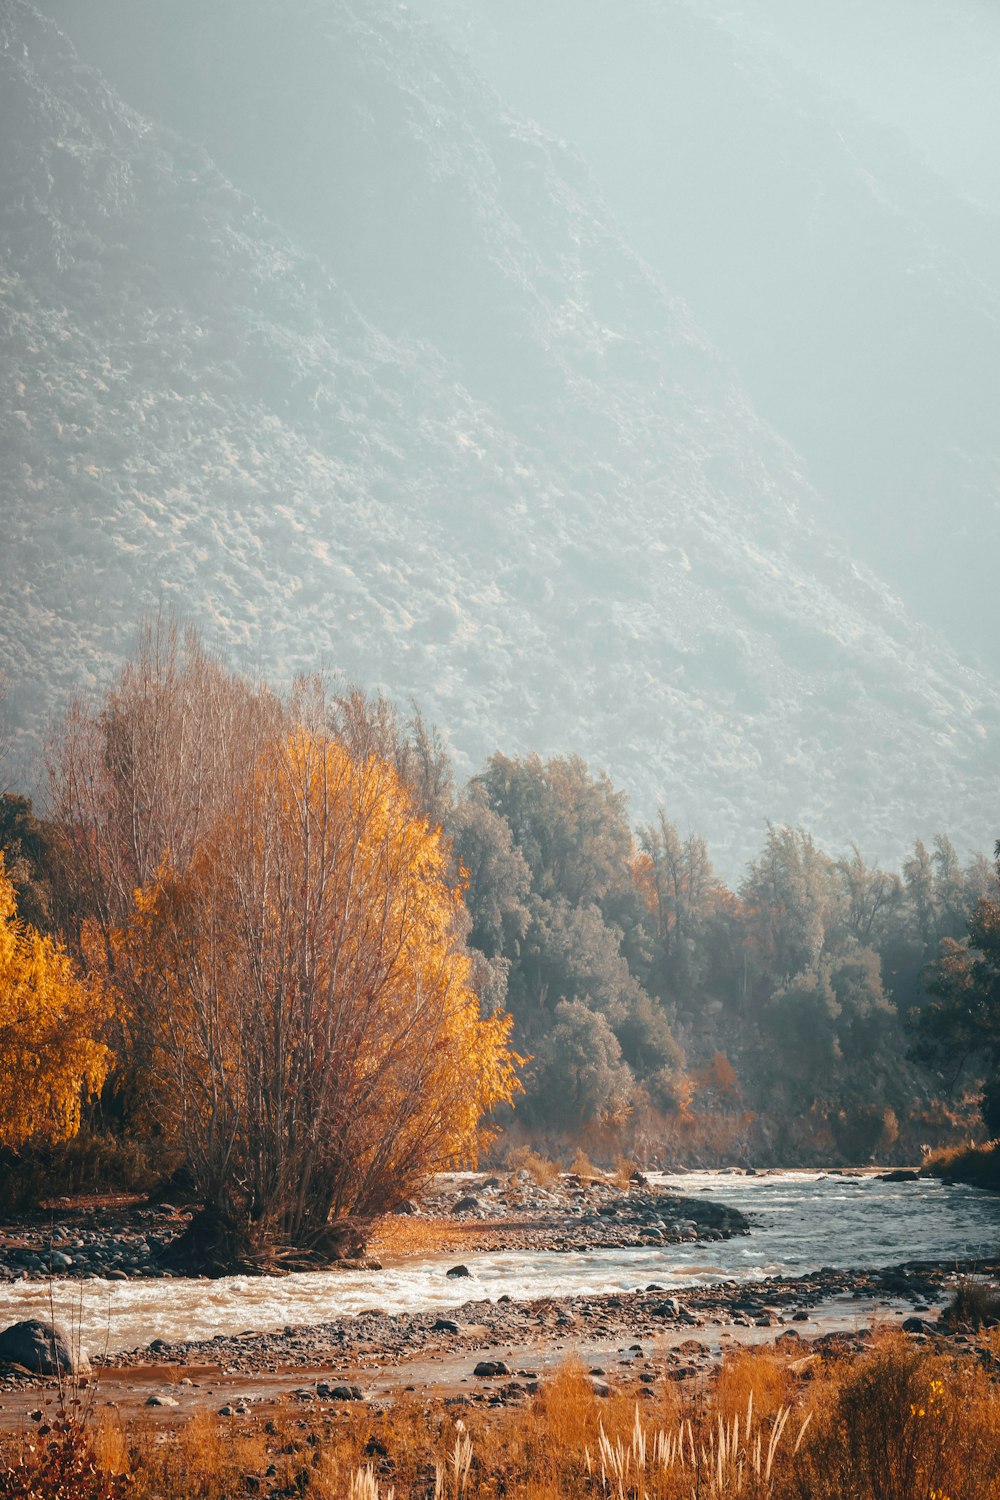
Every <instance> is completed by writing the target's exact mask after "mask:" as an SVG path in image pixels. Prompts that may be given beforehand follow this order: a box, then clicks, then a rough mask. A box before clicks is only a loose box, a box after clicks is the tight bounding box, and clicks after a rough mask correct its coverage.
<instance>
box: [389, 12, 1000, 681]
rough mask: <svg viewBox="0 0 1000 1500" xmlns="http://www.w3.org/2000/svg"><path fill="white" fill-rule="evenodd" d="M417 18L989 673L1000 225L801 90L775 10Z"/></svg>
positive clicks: (870, 126) (872, 552)
mask: <svg viewBox="0 0 1000 1500" xmlns="http://www.w3.org/2000/svg"><path fill="white" fill-rule="evenodd" d="M418 3H419V5H420V8H421V9H422V10H423V11H424V12H425V13H427V14H429V15H432V16H434V17H436V18H438V19H440V21H441V23H442V25H443V26H445V27H447V28H448V30H449V31H450V32H451V34H452V35H454V36H455V38H456V39H457V40H460V41H462V42H463V43H464V44H465V45H466V46H467V47H468V48H469V49H470V54H471V55H472V56H473V58H474V59H475V61H476V63H477V64H478V65H482V66H483V67H485V68H486V70H487V71H488V73H489V75H490V77H491V78H492V80H493V81H494V82H495V83H496V84H497V86H498V87H500V89H501V90H502V91H503V92H504V93H505V94H506V95H507V96H508V97H510V99H511V100H512V102H513V103H514V104H515V105H516V106H517V107H518V108H520V109H522V110H524V111H525V112H527V113H529V114H531V115H533V116H536V117H537V118H538V119H540V120H541V121H542V123H543V125H544V126H545V127H546V128H547V129H550V130H552V131H554V132H556V133H557V134H560V135H564V136H566V137H567V138H568V139H570V140H571V141H573V142H574V144H576V145H577V146H578V147H579V148H580V149H581V151H582V152H583V154H584V156H585V158H586V160H587V162H588V164H589V165H590V166H591V167H592V168H593V170H594V172H595V175H596V177H597V179H598V181H599V183H600V185H601V187H602V189H603V190H604V191H605V193H606V194H607V195H608V198H609V200H610V202H611V204H612V206H613V208H614V209H615V211H616V212H617V213H618V214H619V215H620V217H621V218H622V220H623V222H624V224H625V225H626V227H627V230H628V233H629V235H630V237H631V239H632V242H633V243H634V244H635V245H636V247H637V248H638V249H639V250H640V251H641V252H642V253H643V254H644V255H646V256H647V257H648V259H649V260H650V262H651V264H652V265H653V266H654V267H655V269H656V271H657V272H658V273H659V274H660V275H661V276H662V277H663V278H664V279H665V280H666V281H667V283H668V284H669V285H670V286H671V288H672V289H673V290H674V291H676V292H677V293H678V294H680V295H682V296H683V297H685V298H686V299H687V301H688V302H689V304H690V305H691V306H692V308H693V309H694V311H695V314H696V316H697V317H698V319H699V322H700V323H701V324H702V325H703V326H704V327H705V328H706V329H707V330H708V331H709V333H710V334H711V336H712V337H713V338H714V339H715V341H716V342H717V343H718V344H719V346H720V347H722V348H723V349H725V351H726V353H727V355H729V356H730V357H731V358H732V360H733V361H734V363H735V364H736V366H737V367H738V369H739V371H740V374H741V377H742V379H743V381H744V383H745V385H746V386H747V388H748V390H749V391H750V394H751V396H752V398H753V400H754V402H755V404H756V406H757V409H758V410H759V411H760V412H761V413H762V415H763V416H764V417H765V418H766V419H767V420H768V421H769V422H770V423H771V424H772V425H773V426H774V427H775V428H776V429H777V430H778V431H780V432H781V433H782V434H783V435H784V436H785V437H786V438H787V439H788V440H789V441H790V442H791V443H792V444H793V445H794V446H795V448H796V449H797V451H798V452H800V453H801V454H802V455H803V457H804V459H805V461H806V462H807V464H808V466H809V470H810V473H811V476H812V478H813V480H814V482H815V483H816V484H817V485H818V486H819V488H820V489H821V490H822V491H823V493H824V495H825V497H826V499H827V502H828V504H829V506H830V509H829V511H828V521H829V524H831V525H835V526H836V528H837V530H838V532H839V533H841V534H842V535H843V536H844V537H845V539H846V540H847V542H848V545H849V546H850V548H851V550H852V551H853V553H854V554H855V555H856V556H859V557H864V558H865V559H866V560H867V561H868V562H869V564H870V565H872V566H874V567H875V568H877V569H878V570H879V571H880V572H881V573H882V574H883V575H884V576H885V577H886V578H888V579H889V580H890V582H891V583H892V584H893V586H894V587H895V588H897V589H898V590H899V591H900V592H901V593H902V594H903V596H904V597H905V598H906V600H907V602H908V604H909V605H910V607H911V609H912V610H913V612H914V613H916V614H917V615H918V616H919V617H921V618H924V619H926V620H928V621H929V622H930V623H932V624H933V625H935V627H936V628H939V629H941V630H942V631H943V632H945V633H946V634H947V635H948V637H949V639H951V640H953V641H954V643H955V644H956V646H957V647H958V649H959V650H960V651H962V652H963V653H964V654H965V655H967V656H969V655H971V656H973V657H978V658H980V659H982V660H986V661H988V662H989V663H990V666H991V670H995V669H996V668H997V666H998V664H1000V656H998V649H997V644H996V634H995V631H993V629H992V625H991V604H990V600H991V597H992V591H993V584H992V560H993V558H994V557H995V556H996V555H997V553H998V551H1000V437H998V429H997V424H996V412H997V410H998V409H1000V221H998V220H997V219H996V217H994V216H993V215H990V214H988V213H985V212H984V211H982V209H981V208H979V207H977V206H975V205H973V204H971V203H969V202H967V201H965V200H964V199H963V198H962V197H961V196H960V195H959V194H958V193H956V192H955V191H954V189H952V188H951V187H949V186H948V185H947V184H946V183H945V181H944V180H943V179H942V178H940V177H939V176H937V175H936V174H935V173H934V172H933V171H930V170H929V169H928V167H927V166H926V164H925V163H924V162H922V161H921V159H920V157H919V155H918V154H917V151H916V150H915V149H913V147H912V146H911V145H910V144H908V142H907V140H906V139H905V138H904V136H903V134H902V133H900V132H894V131H892V130H890V129H889V128H887V127H886V126H885V125H884V124H878V123H876V122H875V121H873V120H872V119H871V118H869V117H868V116H867V115H866V114H865V113H864V111H863V110H862V109H860V108H859V107H858V106H857V105H856V104H854V103H852V102H851V101H850V100H849V99H848V98H847V97H846V96H845V95H843V94H841V93H838V92H836V91H835V90H834V89H833V88H831V87H829V86H827V85H825V84H824V83H823V82H822V80H821V79H820V78H819V77H818V76H816V75H815V74H811V75H810V74H806V73H804V72H802V71H800V69H799V68H798V67H796V66H795V65H794V64H793V63H792V62H791V61H790V60H789V58H788V56H786V55H785V53H784V52H783V51H782V50H780V49H779V48H778V46H777V43H776V40H775V38H776V37H779V36H780V34H781V32H782V26H783V24H788V25H790V22H783V19H782V18H783V16H785V12H784V11H782V10H781V8H780V7H777V6H775V7H768V6H766V5H761V6H756V7H752V6H751V7H732V6H729V5H727V4H726V3H725V0H633V3H630V4H629V5H628V6H624V7H623V6H620V5H617V4H615V3H614V0H552V3H551V4H547V5H545V6H536V5H532V4H531V3H530V0H510V3H509V4H506V5H504V6H497V5H494V4H492V3H491V0H472V3H471V4H469V5H467V6H466V5H462V6H456V5H455V3H454V0H418ZM806 9H807V8H806V7H799V8H798V10H799V12H800V13H801V12H803V11H805V10H806ZM869 9H870V10H872V11H874V10H876V9H877V7H870V8H869ZM895 13H896V15H897V20H898V24H899V27H900V30H899V45H900V47H901V48H902V47H905V45H906V32H905V29H904V28H903V23H902V18H901V16H900V15H899V8H898V7H897V8H896V12H895ZM966 23H967V24H968V25H970V26H971V25H972V24H973V23H972V20H971V18H969V17H966ZM809 24H810V21H809V19H808V18H807V17H802V18H801V19H800V21H799V25H800V27H801V28H802V29H808V26H809ZM826 24H827V26H828V27H829V26H830V25H831V24H832V23H831V21H830V19H829V15H828V16H827V22H826ZM872 24H873V25H875V26H878V24H879V21H878V17H877V16H874V15H873V17H872ZM821 25H822V21H821V20H819V19H817V21H816V26H817V28H819V27H820V26H821ZM850 25H851V26H853V27H854V29H855V32H857V31H859V30H861V29H863V23H862V22H861V20H860V19H859V16H858V14H857V12H856V10H855V12H853V13H852V16H851V17H850ZM901 514H905V515H906V516H907V524H906V525H904V526H901V525H900V524H899V522H898V517H899V516H900V515H901ZM943 558H944V560H945V561H946V563H947V566H946V567H944V568H943V567H942V559H943Z"/></svg>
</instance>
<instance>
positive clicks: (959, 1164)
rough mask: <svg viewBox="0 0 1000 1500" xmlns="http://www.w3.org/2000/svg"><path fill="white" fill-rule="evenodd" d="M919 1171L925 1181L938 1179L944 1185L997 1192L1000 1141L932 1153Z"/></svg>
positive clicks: (999, 1181)
mask: <svg viewBox="0 0 1000 1500" xmlns="http://www.w3.org/2000/svg"><path fill="white" fill-rule="evenodd" d="M920 1170H921V1172H922V1173H923V1174H924V1175H925V1176H927V1177H941V1178H943V1179H944V1181H945V1182H967V1183H969V1184H970V1186H972V1187H980V1188H989V1189H991V1190H992V1191H993V1192H1000V1141H992V1142H990V1143H989V1144H988V1145H985V1146H975V1145H966V1146H952V1147H948V1148H946V1149H943V1150H941V1151H932V1152H930V1154H929V1155H928V1156H927V1157H925V1159H924V1162H923V1164H922V1166H921V1168H920Z"/></svg>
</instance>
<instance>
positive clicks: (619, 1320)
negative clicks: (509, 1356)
mask: <svg viewBox="0 0 1000 1500" xmlns="http://www.w3.org/2000/svg"><path fill="white" fill-rule="evenodd" d="M968 1269H969V1271H971V1270H972V1268H971V1267H970V1268H968ZM984 1269H985V1271H986V1272H987V1274H989V1273H990V1272H992V1274H994V1275H995V1274H997V1273H998V1272H1000V1265H998V1266H994V1267H992V1268H983V1267H982V1266H977V1267H976V1268H975V1270H976V1273H977V1274H983V1272H984ZM960 1274H961V1272H960V1270H959V1269H956V1268H954V1267H951V1268H945V1267H941V1266H938V1265H931V1264H927V1263H913V1264H909V1265H902V1266H892V1267H886V1268H882V1269H879V1270H871V1271H832V1270H821V1271H818V1272H816V1273H815V1274H814V1275H810V1276H801V1277H780V1276H776V1277H769V1278H767V1279H765V1280H762V1281H757V1282H750V1283H740V1284H737V1283H734V1282H725V1283H721V1284H719V1285H715V1286H710V1287H700V1288H698V1289H697V1291H693V1290H692V1291H689V1292H686V1293H684V1294H682V1295H678V1294H677V1293H676V1292H675V1291H674V1292H668V1291H667V1290H666V1289H665V1288H663V1287H660V1286H657V1285H656V1284H655V1283H647V1284H646V1285H644V1286H637V1287H636V1288H635V1289H634V1290H633V1291H628V1292H615V1293H607V1294H603V1295H594V1296H588V1297H561V1298H544V1299H541V1300H534V1301H528V1302H515V1301H512V1300H511V1299H510V1298H509V1297H501V1298H500V1299H499V1300H497V1301H495V1302H493V1301H487V1300H482V1299H477V1300H474V1301H468V1302H463V1303H460V1304H456V1305H455V1306H454V1307H453V1308H451V1309H449V1310H447V1311H445V1312H416V1313H402V1314H390V1313H383V1312H378V1311H370V1312H364V1313H361V1314H359V1315H358V1316H356V1317H347V1318H336V1319H332V1320H330V1321H329V1322H325V1323H321V1324H315V1325H309V1326H288V1327H286V1328H283V1329H280V1330H275V1331H273V1332H267V1333H256V1332H253V1331H247V1332H244V1333H241V1334H239V1335H236V1336H226V1335H221V1334H220V1335H217V1336H216V1337H214V1338H212V1339H207V1340H203V1341H199V1342H174V1343H169V1342H167V1341H165V1340H163V1339H154V1340H153V1341H152V1343H150V1344H149V1345H148V1346H147V1347H145V1348H140V1349H135V1350H133V1351H131V1352H130V1353H128V1354H116V1355H114V1356H111V1357H110V1358H109V1359H108V1360H107V1361H105V1363H110V1364H112V1365H114V1366H115V1367H119V1368H128V1367H130V1366H145V1365H148V1364H150V1363H162V1364H171V1363H173V1364H181V1365H185V1366H192V1365H198V1364H207V1365H211V1366H213V1367H215V1368H221V1369H223V1370H225V1371H226V1372H227V1373H231V1374H254V1375H259V1374H275V1373H277V1372H278V1371H287V1370H290V1369H295V1368H303V1369H304V1368H309V1367H319V1366H321V1367H324V1368H328V1367H333V1366H342V1367H343V1368H345V1369H348V1368H349V1369H352V1370H357V1369H359V1368H363V1367H369V1368H372V1369H376V1368H378V1369H381V1368H384V1367H386V1366H390V1365H396V1364H399V1363H400V1362H402V1361H408V1360H412V1359H414V1358H416V1357H418V1356H419V1357H421V1358H427V1357H436V1356H442V1355H452V1354H455V1353H456V1352H457V1351H461V1352H463V1353H466V1354H468V1355H474V1354H479V1353H480V1352H482V1351H485V1350H492V1349H495V1348H496V1347H497V1346H498V1345H505V1344H518V1345H524V1344H525V1343H529V1342H536V1343H541V1344H548V1343H552V1344H556V1345H559V1346H561V1347H570V1346H572V1345H573V1344H575V1343H580V1342H582V1343H586V1344H590V1343H595V1342H597V1343H601V1342H605V1341H614V1340H616V1339H620V1338H622V1337H631V1338H636V1339H646V1340H650V1339H658V1338H663V1337H666V1336H670V1335H675V1334H677V1333H678V1331H685V1330H686V1331H688V1336H692V1337H693V1336H694V1335H695V1333H696V1332H697V1331H699V1330H700V1331H702V1332H704V1331H706V1330H714V1331H715V1333H716V1336H718V1334H719V1333H720V1332H721V1331H723V1330H727V1329H729V1330H735V1329H740V1328H745V1329H751V1328H754V1329H777V1330H778V1331H779V1333H781V1332H784V1333H785V1335H786V1336H787V1337H789V1338H795V1337H797V1336H798V1335H797V1333H796V1325H797V1324H800V1323H805V1322H808V1321H809V1320H810V1318H811V1317H812V1315H813V1314H814V1313H815V1312H816V1310H817V1309H820V1308H823V1307H828V1306H829V1305H831V1304H835V1303H838V1302H840V1303H841V1304H842V1307H841V1314H842V1318H845V1319H846V1321H847V1322H848V1323H850V1321H851V1319H852V1311H851V1307H850V1306H849V1305H848V1306H844V1304H849V1303H853V1304H854V1305H855V1307H856V1308H860V1307H861V1306H862V1305H864V1304H868V1308H867V1311H868V1316H871V1308H872V1307H873V1306H875V1307H878V1306H881V1307H884V1308H886V1309H889V1308H890V1307H892V1308H895V1310H896V1312H897V1313H899V1312H905V1313H906V1314H907V1319H908V1323H909V1327H908V1331H909V1332H912V1333H914V1334H921V1333H928V1332H930V1331H932V1327H933V1323H934V1318H935V1316H936V1315H935V1313H934V1308H935V1305H936V1304H938V1303H940V1302H941V1301H942V1300H943V1299H944V1298H945V1296H946V1295H947V1294H948V1292H949V1290H950V1289H952V1288H953V1287H954V1285H955V1284H956V1282H957V1280H958V1279H959V1277H960ZM855 1321H857V1320H856V1318H855ZM918 1324H919V1325H920V1326H919V1327H918V1326H917V1325H918Z"/></svg>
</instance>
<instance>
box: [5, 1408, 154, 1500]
mask: <svg viewBox="0 0 1000 1500" xmlns="http://www.w3.org/2000/svg"><path fill="white" fill-rule="evenodd" d="M133 1493H134V1489H133V1486H132V1482H131V1480H130V1479H129V1478H128V1476H127V1475H124V1474H112V1473H110V1472H109V1471H108V1470H107V1469H105V1468H103V1467H102V1466H101V1464H100V1462H99V1460H98V1457H97V1454H96V1452H95V1450H94V1444H93V1441H92V1440H91V1436H90V1434H89V1432H88V1431H87V1426H86V1422H85V1420H84V1419H82V1418H78V1417H75V1416H70V1415H67V1413H66V1412H65V1410H63V1411H61V1412H60V1414H59V1415H58V1416H57V1418H56V1420H55V1421H54V1422H53V1423H52V1425H51V1427H48V1426H45V1425H42V1426H41V1427H39V1429H38V1431H37V1433H36V1434H33V1435H32V1436H31V1437H30V1438H27V1439H25V1441H24V1443H23V1445H22V1449H21V1454H20V1458H19V1461H18V1462H16V1463H14V1464H9V1465H7V1467H5V1468H3V1469H0V1496H2V1497H3V1500H128V1497H129V1496H130V1495H132V1494H133Z"/></svg>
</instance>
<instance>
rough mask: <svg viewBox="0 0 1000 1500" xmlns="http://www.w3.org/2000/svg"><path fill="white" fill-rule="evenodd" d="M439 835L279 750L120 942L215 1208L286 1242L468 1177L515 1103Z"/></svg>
mask: <svg viewBox="0 0 1000 1500" xmlns="http://www.w3.org/2000/svg"><path fill="white" fill-rule="evenodd" d="M448 865H449V850H448V846H447V844H446V842H445V840H444V839H443V836H442V834H441V831H440V829H438V828H435V827H432V826H431V825H430V824H429V822H428V821H427V820H426V819H424V818H423V817H421V816H419V815H418V814H417V813H416V812H415V810H414V808H413V806H412V803H411V799H410V797H409V794H408V793H407V791H406V789H405V788H404V787H403V785H402V784H401V782H400V780H399V778H398V776H397V775H396V773H395V771H394V770H393V769H392V767H391V766H390V765H389V764H388V763H387V762H386V761H384V760H382V759H381V758H379V757H378V756H374V755H368V756H363V757H361V756H358V757H353V756H352V755H351V754H350V753H349V752H348V750H347V749H346V748H345V747H344V745H343V744H342V743H341V742H340V741H338V740H336V739H334V738H330V737H326V736H323V735H317V734H312V733H309V732H307V731H306V730H304V729H300V730H297V731H295V732H294V733H293V734H292V735H291V736H290V737H289V738H288V739H287V740H286V741H285V742H283V743H281V744H279V745H275V746H274V747H273V748H272V749H271V750H270V751H269V752H268V753H267V754H265V755H264V756H263V757H262V759H261V761H260V763H259V764H258V766H257V769H256V772H255V774H254V776H253V777H252V778H251V781H250V783H249V784H248V785H246V786H244V787H243V788H242V789H241V795H240V798H239V801H238V804H237V805H235V806H233V807H232V809H230V810H229V811H228V812H227V813H226V814H224V815H223V816H222V817H220V818H219V820H218V821H217V823H216V825H215V827H214V828H213V829H212V831H211V832H210V834H209V835H208V837H206V839H205V840H204V841H203V844H202V846H201V847H200V849H199V851H198V854H197V856H196V857H195V859H194V860H193V861H192V862H191V863H190V865H189V866H188V868H187V870H186V871H185V872H184V873H183V875H180V876H177V877H175V876H173V875H172V874H171V873H170V872H169V871H164V872H162V873H161V877H160V879H159V880H158V881H157V882H156V884H155V886H152V887H150V888H148V889H147V890H146V891H144V892H143V893H141V895H140V898H139V902H138V908H137V916H136V920H135V922H134V923H133V924H132V926H131V928H130V929H129V931H128V932H127V933H126V934H124V935H123V939H122V941H123V942H124V943H125V944H127V945H128V947H129V949H130V952H129V955H128V959H129V963H128V966H129V967H130V969H131V970H132V971H133V972H135V973H137V974H138V975H139V976H140V984H139V989H140V992H141V994H142V996H143V1003H144V1004H145V1005H146V1006H148V1007H150V1011H149V1014H150V1020H151V1023H152V1026H153V1030H154V1034H155V1038H156V1046H157V1055H158V1059H159V1066H160V1068H161V1070H162V1075H163V1076H162V1085H161V1087H160V1088H159V1089H158V1091H157V1093H158V1097H159V1098H160V1099H161V1101H162V1105H163V1109H164V1113H165V1116H166V1117H167V1118H166V1119H165V1123H166V1124H169V1123H170V1122H171V1121H172V1122H173V1126H174V1128H175V1129H176V1130H177V1131H179V1133H180V1135H181V1137H182V1142H183V1145H184V1148H185V1152H186V1154H187V1157H188V1159H189V1161H190V1162H191V1163H192V1165H193V1167H194V1169H195V1173H196V1176H197V1178H198V1181H199V1186H200V1188H201V1189H202V1191H203V1193H204V1194H205V1197H206V1201H207V1202H208V1203H209V1204H212V1203H215V1204H216V1205H218V1206H219V1207H220V1209H223V1210H225V1212H226V1213H227V1214H229V1215H230V1216H231V1217H232V1216H243V1217H245V1218H247V1219H249V1221H250V1222H256V1223H258V1224H260V1225H261V1227H262V1229H264V1230H268V1229H270V1230H271V1231H273V1232H275V1233H277V1234H278V1235H280V1236H281V1237H285V1238H287V1239H289V1240H292V1241H294V1242H296V1243H298V1244H305V1245H310V1244H319V1243H322V1242H323V1240H324V1237H325V1236H326V1237H328V1230H327V1225H328V1221H329V1219H330V1217H331V1215H332V1216H333V1218H334V1219H336V1218H337V1217H338V1216H342V1215H361V1216H367V1215H371V1214H374V1213H377V1212H379V1211H382V1210H384V1209H385V1208H387V1207H390V1206H391V1205H392V1204H393V1203H394V1202H398V1201H399V1199H400V1198H402V1197H405V1196H406V1195H407V1194H408V1193H409V1192H411V1191H412V1190H413V1189H414V1187H415V1186H416V1185H417V1183H418V1182H419V1181H420V1180H421V1179H422V1178H423V1177H424V1176H425V1175H426V1174H427V1173H428V1172H429V1171H432V1170H434V1169H435V1168H438V1167H441V1166H444V1165H446V1164H449V1163H460V1162H463V1163H464V1162H471V1161H473V1160H474V1159H475V1155H476V1151H477V1147H478V1145H479V1143H480V1140H481V1129H482V1121H483V1117H484V1115H485V1114H487V1113H488V1111H489V1110H490V1109H492V1107H493V1106H494V1105H496V1104H498V1103H500V1102H510V1101H511V1100H512V1098H513V1095H514V1093H515V1090H516V1088H517V1082H516V1065H517V1059H516V1057H515V1056H514V1055H513V1054H512V1053H511V1051H510V1048H509V1045H508V1043H509V1034H510V1026H511V1021H510V1018H509V1017H508V1016H505V1015H499V1014H495V1015H487V1016H484V1015H483V1014H481V1010H480V1005H479V1000H478V997H477V995H476V993H475V990H474V988H473V986H472V983H471V962H470V958H469V956H468V955H467V953H466V952H465V950H464V945H463V942H462V931H463V926H462V918H463V904H462V893H461V890H460V889H458V888H457V887H456V886H455V885H454V884H453V883H451V882H450V880H449V878H448Z"/></svg>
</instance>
